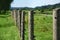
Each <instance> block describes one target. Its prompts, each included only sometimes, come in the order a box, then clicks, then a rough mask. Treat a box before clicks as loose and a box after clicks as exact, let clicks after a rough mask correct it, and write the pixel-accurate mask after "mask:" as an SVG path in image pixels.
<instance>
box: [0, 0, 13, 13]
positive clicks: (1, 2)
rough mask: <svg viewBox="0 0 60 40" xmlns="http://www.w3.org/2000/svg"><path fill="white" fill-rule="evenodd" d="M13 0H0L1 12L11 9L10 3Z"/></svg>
mask: <svg viewBox="0 0 60 40" xmlns="http://www.w3.org/2000/svg"><path fill="white" fill-rule="evenodd" d="M12 1H13V0H0V13H1V11H4V12H6V10H9V9H10V4H11V2H12Z"/></svg>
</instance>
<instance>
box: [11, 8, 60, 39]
mask: <svg viewBox="0 0 60 40" xmlns="http://www.w3.org/2000/svg"><path fill="white" fill-rule="evenodd" d="M11 13H12V14H11V15H12V17H13V18H14V20H15V23H16V25H17V26H18V28H19V30H20V36H21V40H25V34H24V33H25V31H24V29H25V12H24V11H21V10H13V11H12V12H11ZM28 30H29V35H28V36H29V39H28V40H34V12H33V11H29V12H28ZM53 40H60V9H54V10H53Z"/></svg>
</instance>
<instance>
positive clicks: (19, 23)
mask: <svg viewBox="0 0 60 40" xmlns="http://www.w3.org/2000/svg"><path fill="white" fill-rule="evenodd" d="M21 14H22V11H21V10H18V19H17V20H18V29H19V33H20V36H21Z"/></svg>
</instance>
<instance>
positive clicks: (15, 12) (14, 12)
mask: <svg viewBox="0 0 60 40" xmlns="http://www.w3.org/2000/svg"><path fill="white" fill-rule="evenodd" d="M12 17H13V19H14V20H15V24H16V26H17V21H18V20H17V18H18V13H17V10H16V9H15V10H13V11H12Z"/></svg>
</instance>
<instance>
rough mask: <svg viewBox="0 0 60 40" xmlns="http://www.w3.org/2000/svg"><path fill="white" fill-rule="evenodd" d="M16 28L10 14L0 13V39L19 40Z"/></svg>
mask: <svg viewBox="0 0 60 40" xmlns="http://www.w3.org/2000/svg"><path fill="white" fill-rule="evenodd" d="M18 34H19V33H18V28H17V27H16V26H15V23H14V21H13V20H12V18H11V16H10V15H0V40H19V35H18Z"/></svg>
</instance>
